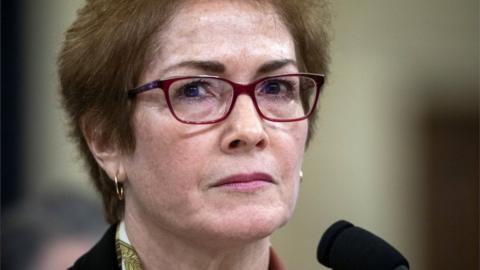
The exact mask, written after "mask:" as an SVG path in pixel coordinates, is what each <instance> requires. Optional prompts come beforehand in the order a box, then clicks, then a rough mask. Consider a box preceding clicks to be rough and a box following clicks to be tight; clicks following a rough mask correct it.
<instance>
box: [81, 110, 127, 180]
mask: <svg viewBox="0 0 480 270" xmlns="http://www.w3.org/2000/svg"><path fill="white" fill-rule="evenodd" d="M91 122H92V121H88V120H87V119H86V118H85V117H83V118H82V119H81V127H82V132H83V136H84V138H85V141H86V142H87V145H88V148H89V149H90V152H91V153H92V155H93V156H94V157H95V160H96V161H97V163H98V165H100V167H102V169H103V170H104V171H105V172H106V173H107V174H108V176H109V177H110V179H112V180H113V179H114V178H115V176H116V177H117V180H118V181H119V182H123V181H124V180H125V168H124V164H123V153H122V151H121V149H120V148H119V147H118V146H117V144H116V143H115V142H113V141H112V140H109V138H108V136H107V135H106V134H105V132H104V131H103V129H102V128H100V127H99V126H98V125H94V124H91Z"/></svg>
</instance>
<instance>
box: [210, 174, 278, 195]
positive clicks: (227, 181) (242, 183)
mask: <svg viewBox="0 0 480 270" xmlns="http://www.w3.org/2000/svg"><path fill="white" fill-rule="evenodd" d="M274 183H275V182H274V180H273V177H272V176H271V175H269V174H266V173H249V174H235V175H231V176H228V177H225V178H222V179H221V180H219V181H217V182H215V183H214V184H213V185H212V186H211V187H213V188H226V189H232V190H239V191H242V190H245V191H246V190H255V189H259V188H262V187H264V186H266V185H269V184H274Z"/></svg>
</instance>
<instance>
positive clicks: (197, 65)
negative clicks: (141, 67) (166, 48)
mask: <svg viewBox="0 0 480 270" xmlns="http://www.w3.org/2000/svg"><path fill="white" fill-rule="evenodd" d="M289 64H292V65H294V66H295V67H296V66H297V62H295V61H294V60H292V59H280V60H272V61H268V62H266V63H263V64H262V65H261V66H260V67H259V68H258V69H257V71H256V75H257V76H258V75H262V74H266V73H270V72H273V71H276V70H279V69H281V68H282V67H284V66H287V65H289ZM184 67H187V68H193V69H198V70H201V71H204V72H207V73H216V74H222V73H225V71H226V70H227V68H226V66H225V65H224V64H222V63H221V62H218V61H197V60H190V61H183V62H180V63H178V64H175V65H173V66H170V67H168V68H166V69H165V70H164V73H166V72H168V71H171V70H174V69H177V68H184Z"/></svg>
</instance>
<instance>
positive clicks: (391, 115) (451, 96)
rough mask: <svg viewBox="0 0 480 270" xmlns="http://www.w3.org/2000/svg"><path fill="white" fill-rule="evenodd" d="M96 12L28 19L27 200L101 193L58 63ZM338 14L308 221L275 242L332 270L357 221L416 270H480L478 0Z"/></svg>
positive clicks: (377, 4) (65, 6)
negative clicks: (332, 236) (77, 141)
mask: <svg viewBox="0 0 480 270" xmlns="http://www.w3.org/2000/svg"><path fill="white" fill-rule="evenodd" d="M82 3H83V1H80V0H75V1H73V0H69V1H64V0H49V1H33V0H32V1H30V4H29V5H28V10H26V14H27V15H26V16H25V19H26V20H27V23H26V27H27V29H26V30H27V32H26V33H27V36H26V38H27V43H26V51H25V54H26V59H27V62H28V69H27V70H26V74H25V76H26V78H27V79H26V80H25V81H26V82H29V83H28V94H27V95H25V100H24V104H25V112H26V113H25V117H26V119H25V130H26V132H28V134H32V135H31V136H27V141H26V142H25V145H26V146H27V147H25V149H26V153H25V156H26V157H28V158H27V160H25V165H26V169H25V172H26V174H27V175H26V177H27V179H32V181H31V183H29V184H28V185H27V187H26V190H25V192H27V194H43V193H46V192H47V191H48V190H51V189H53V188H59V187H60V188H66V189H75V190H83V191H85V192H86V193H87V194H92V196H93V193H94V192H93V189H92V188H91V187H90V185H89V184H88V181H87V177H86V175H85V174H84V172H83V170H82V168H81V164H80V162H79V161H78V160H77V159H76V154H75V153H76V152H75V150H74V148H73V146H72V145H71V144H69V143H68V142H67V139H66V138H65V130H64V124H63V123H64V120H63V116H62V114H61V110H60V106H59V104H58V102H57V95H56V88H57V83H56V74H55V72H56V71H55V57H56V52H57V51H58V48H59V46H60V42H61V39H62V33H63V32H64V31H65V29H66V27H67V26H68V25H69V24H70V23H71V22H72V20H73V18H74V14H75V10H76V9H77V8H78V7H80V6H81V5H82ZM333 7H334V13H335V14H334V22H333V26H334V41H333V43H332V69H331V70H332V72H331V75H330V77H329V79H328V80H329V83H328V85H327V86H326V88H325V92H324V95H323V96H322V100H321V104H320V106H321V109H320V118H319V124H318V128H317V135H316V137H315V139H314V141H313V143H312V145H311V147H310V149H309V151H308V153H307V156H306V160H305V164H304V181H303V184H302V190H301V196H300V199H299V202H298V206H297V212H296V214H295V216H294V218H293V219H292V221H291V222H290V223H289V224H288V225H287V226H286V227H285V228H283V229H282V230H281V231H280V232H279V233H278V234H277V235H276V236H275V237H274V245H275V246H276V248H277V249H278V250H279V253H280V254H281V256H282V257H284V258H285V261H286V262H287V265H288V266H289V268H290V269H324V268H322V267H321V266H319V265H318V263H317V262H316V259H315V251H316V245H317V242H318V240H319V238H320V236H321V234H322V233H323V231H324V230H325V229H326V228H327V227H328V225H330V224H331V223H333V222H334V221H336V220H338V219H347V220H349V221H351V222H353V223H355V224H357V225H359V226H361V227H364V228H367V229H369V230H371V231H374V232H375V233H376V234H378V235H380V236H382V237H383V238H385V239H388V240H389V242H391V243H392V244H393V245H394V246H396V247H397V248H399V249H400V250H401V251H402V252H403V253H404V254H405V255H406V256H407V257H408V258H409V260H410V261H411V264H412V266H413V269H476V267H478V230H479V228H478V215H479V212H478V91H479V88H478V87H479V84H478V83H479V82H478V78H479V67H478V63H479V60H480V59H479V53H478V50H479V18H478V16H479V3H478V1H476V0H420V1H418V0H405V1H394V0H361V1H357V0H338V1H334V5H333ZM459 130H460V131H461V132H460V133H459V132H457V131H459ZM446 142H449V143H450V144H446ZM446 145H450V146H449V147H446ZM432 232H435V234H432ZM447 251H449V252H450V253H449V256H445V255H446V252H447ZM446 257H452V258H446ZM454 261H455V262H456V263H460V264H456V265H457V266H459V267H455V268H452V267H451V266H452V265H453V263H454ZM436 262H437V263H436ZM438 262H441V263H438Z"/></svg>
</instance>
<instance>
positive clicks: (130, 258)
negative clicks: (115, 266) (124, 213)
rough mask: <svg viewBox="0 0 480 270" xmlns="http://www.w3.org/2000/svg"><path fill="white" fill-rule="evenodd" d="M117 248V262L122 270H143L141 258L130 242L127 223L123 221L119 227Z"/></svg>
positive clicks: (116, 240)
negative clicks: (126, 227)
mask: <svg viewBox="0 0 480 270" xmlns="http://www.w3.org/2000/svg"><path fill="white" fill-rule="evenodd" d="M115 247H116V249H117V260H118V263H119V264H120V268H121V269H122V270H142V264H141V262H140V258H138V255H137V252H135V249H134V248H133V247H132V245H131V244H130V240H128V236H127V232H126V231H125V222H123V221H122V222H121V223H120V224H118V226H117V232H116V234H115Z"/></svg>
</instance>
